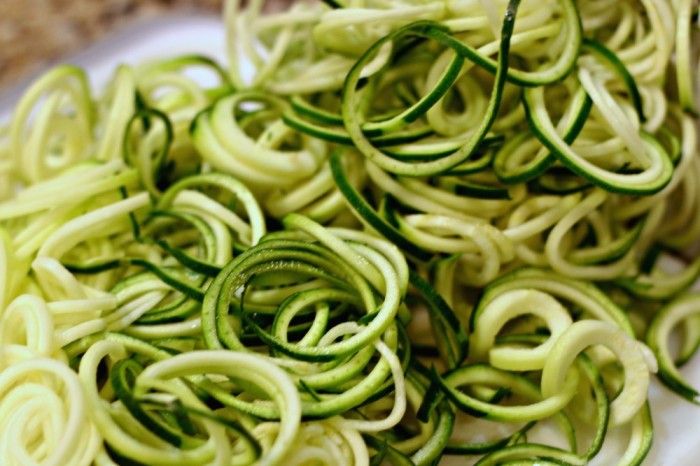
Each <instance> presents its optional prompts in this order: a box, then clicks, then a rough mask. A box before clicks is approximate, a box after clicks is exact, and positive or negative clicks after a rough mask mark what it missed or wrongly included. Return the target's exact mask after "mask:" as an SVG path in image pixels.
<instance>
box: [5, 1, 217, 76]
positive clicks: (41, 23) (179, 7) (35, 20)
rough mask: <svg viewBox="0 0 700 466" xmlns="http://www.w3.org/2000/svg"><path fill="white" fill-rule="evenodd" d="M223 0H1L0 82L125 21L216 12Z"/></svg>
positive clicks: (46, 62)
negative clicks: (167, 15)
mask: <svg viewBox="0 0 700 466" xmlns="http://www.w3.org/2000/svg"><path fill="white" fill-rule="evenodd" d="M222 2H223V0H0V86H3V85H8V84H12V83H15V82H17V80H19V79H20V78H21V77H22V76H27V75H28V74H31V73H32V72H35V71H37V70H38V69H40V68H43V67H46V66H48V65H50V64H51V63H53V62H55V61H56V60H57V59H60V58H61V57H64V56H66V55H68V54H70V53H74V52H76V51H78V50H80V49H82V48H85V47H86V46H87V45H89V44H91V43H94V42H95V41H96V40H99V39H102V38H105V37H108V36H109V35H110V34H113V33H115V32H117V31H119V30H120V29H122V28H124V27H125V26H128V25H131V24H134V23H137V22H139V21H144V20H147V19H149V18H154V17H156V16H163V15H166V14H180V15H182V14H188V13H211V14H220V11H221V8H222V6H221V5H222Z"/></svg>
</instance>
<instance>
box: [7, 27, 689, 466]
mask: <svg viewBox="0 0 700 466" xmlns="http://www.w3.org/2000/svg"><path fill="white" fill-rule="evenodd" d="M224 37H225V31H224V26H223V23H222V21H221V19H220V18H219V17H216V16H195V17H170V18H164V19H160V20H156V21H151V22H148V23H143V24H140V25H137V26H135V27H132V28H130V29H128V30H125V31H123V32H122V33H120V34H118V35H116V36H113V37H112V38H110V39H107V40H105V41H102V42H100V43H98V44H96V45H94V46H92V47H90V48H89V49H87V50H85V51H83V52H81V53H79V54H76V55H74V56H72V57H68V58H67V59H66V60H63V61H62V62H67V63H73V64H76V65H78V66H81V67H83V68H85V69H86V71H87V73H88V76H89V78H90V82H91V84H92V89H93V92H94V91H95V90H97V91H99V90H100V88H101V86H102V85H103V84H104V83H105V82H107V80H108V79H109V78H110V76H111V75H112V73H113V72H114V70H115V68H116V67H117V65H119V64H123V63H125V64H138V63H141V62H144V61H147V60H153V59H155V58H167V57H175V56H178V55H183V54H191V53H196V54H201V55H206V56H209V57H211V58H213V59H215V60H217V61H219V62H221V63H225V62H226V52H225V46H224ZM30 82H31V79H27V80H25V81H24V82H22V83H21V84H18V85H16V86H15V87H13V88H10V89H7V90H5V91H1V92H0V122H5V121H7V120H8V119H9V117H10V115H11V112H12V109H13V108H14V105H15V104H16V102H17V100H18V99H19V97H20V96H21V95H22V91H23V90H24V89H26V87H27V86H28V85H29V83H30ZM699 215H700V213H699ZM681 372H682V373H683V374H684V375H685V377H687V380H688V381H689V382H690V383H691V384H692V385H693V386H695V387H700V357H698V358H696V359H695V360H694V361H690V363H689V364H688V365H687V367H685V368H683V370H682V371H681ZM649 399H650V400H651V405H652V411H653V419H654V436H655V438H654V444H653V446H652V449H651V451H650V453H649V455H648V456H647V459H646V461H645V462H644V465H645V466H647V465H648V466H694V465H700V408H699V407H697V406H695V405H693V404H691V403H689V402H687V401H684V400H682V399H681V398H680V397H678V396H676V395H674V394H673V393H672V392H670V391H669V390H668V389H666V388H665V387H663V386H662V385H661V384H659V383H658V382H656V381H654V383H653V384H652V387H651V390H650V393H649ZM608 435H609V437H610V440H609V441H606V443H605V445H604V448H603V451H602V452H601V453H600V454H599V455H598V456H597V457H596V458H595V460H594V461H593V462H592V463H591V464H592V465H599V466H609V465H613V464H615V463H616V461H615V459H616V457H618V456H619V448H618V447H619V446H620V445H622V444H625V443H626V438H625V435H626V432H625V431H624V429H623V430H622V431H619V432H616V431H611V432H610V433H609V434H608ZM453 464H464V463H462V462H458V463H453Z"/></svg>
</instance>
